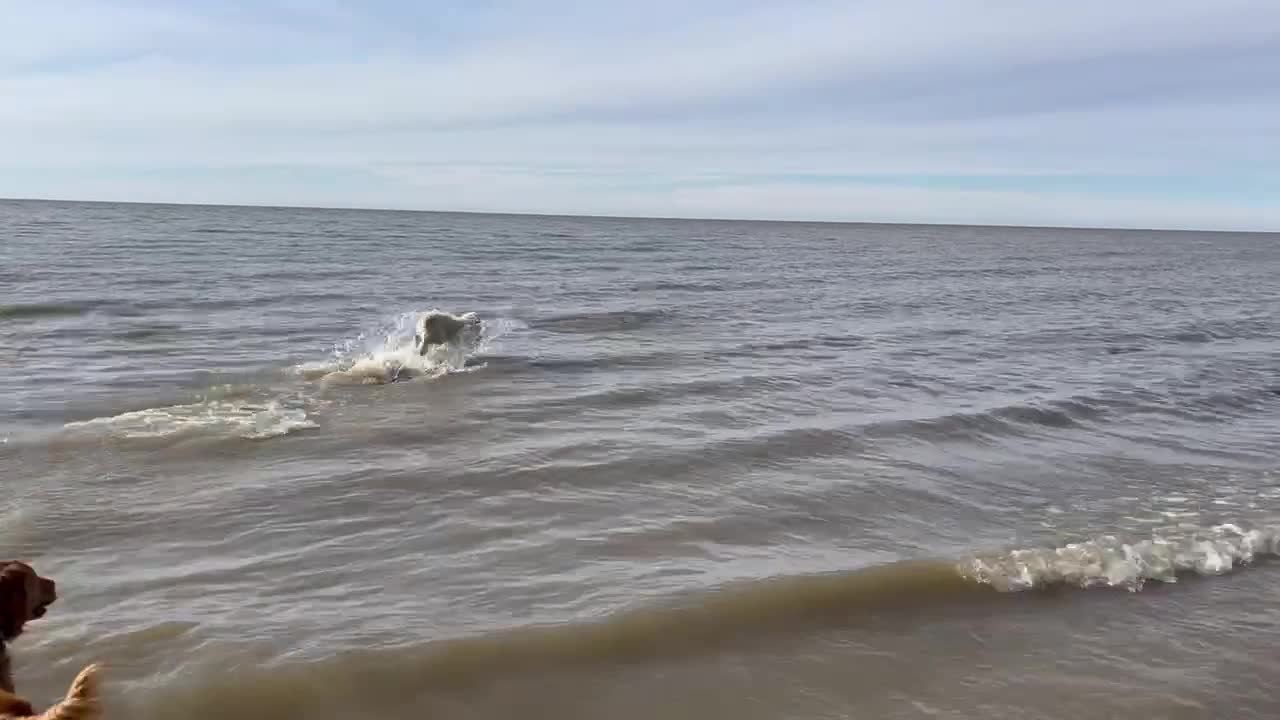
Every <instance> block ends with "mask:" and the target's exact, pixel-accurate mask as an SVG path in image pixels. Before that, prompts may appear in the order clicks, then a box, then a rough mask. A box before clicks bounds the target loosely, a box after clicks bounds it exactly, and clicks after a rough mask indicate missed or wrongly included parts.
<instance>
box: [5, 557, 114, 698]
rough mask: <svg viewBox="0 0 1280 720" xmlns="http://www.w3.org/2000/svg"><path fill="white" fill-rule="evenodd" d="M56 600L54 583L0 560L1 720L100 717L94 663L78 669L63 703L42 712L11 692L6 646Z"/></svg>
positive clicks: (27, 568) (25, 567)
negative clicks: (12, 719)
mask: <svg viewBox="0 0 1280 720" xmlns="http://www.w3.org/2000/svg"><path fill="white" fill-rule="evenodd" d="M57 599H58V588H57V584H56V583H54V581H52V580H50V579H48V578H44V577H40V575H39V574H38V573H37V572H36V571H35V569H34V568H32V567H31V566H30V565H28V564H26V563H24V562H19V561H16V560H8V561H0V719H8V718H38V719H39V720H96V718H97V717H98V715H99V714H100V710H99V707H98V685H97V676H98V672H99V666H98V665H96V664H94V665H89V666H88V667H86V668H85V669H84V670H81V671H80V675H79V676H77V677H76V679H75V682H73V683H72V684H71V689H70V690H69V691H68V692H67V695H66V697H65V698H63V700H62V702H60V703H58V704H57V705H54V706H53V707H52V708H50V709H49V710H48V711H46V712H44V713H39V714H38V713H36V711H35V708H34V707H32V706H31V703H29V702H27V701H26V700H24V699H23V698H21V697H19V696H18V695H16V694H15V692H14V686H13V667H12V663H11V660H10V657H9V648H8V643H9V642H10V641H12V640H14V639H16V638H17V637H18V636H19V635H21V634H22V631H23V630H24V629H25V628H26V624H27V623H28V622H30V621H32V620H37V619H39V618H42V617H44V615H45V612H47V610H48V608H49V606H50V605H52V604H53V603H54V602H55V601H56V600H57Z"/></svg>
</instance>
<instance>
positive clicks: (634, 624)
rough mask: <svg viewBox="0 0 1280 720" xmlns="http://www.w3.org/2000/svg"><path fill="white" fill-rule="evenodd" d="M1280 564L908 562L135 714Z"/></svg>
mask: <svg viewBox="0 0 1280 720" xmlns="http://www.w3.org/2000/svg"><path fill="white" fill-rule="evenodd" d="M1278 553H1280V528H1277V527H1256V528H1251V529H1247V528H1244V527H1241V526H1238V525H1234V524H1224V525H1217V526H1213V527H1206V528H1200V529H1197V530H1195V531H1192V532H1189V533H1187V534H1185V535H1183V536H1180V537H1155V536H1153V537H1152V538H1150V539H1144V540H1137V541H1131V542H1124V541H1121V540H1120V539H1118V538H1116V537H1112V536H1106V537H1100V538H1096V539H1093V540H1087V541H1083V542H1080V543H1073V544H1068V545H1065V546H1062V547H1057V548H1039V549H1021V550H1013V551H1011V552H1004V553H997V554H993V555H989V556H984V557H974V558H970V559H967V560H961V561H945V560H923V561H902V562H895V563H889V564H885V565H878V566H873V567H869V568H864V569H859V570H853V571H847V572H834V573H824V574H817V575H798V576H784V577H776V578H768V579H763V580H756V581H747V582H739V583H733V584H730V585H726V586H723V587H720V588H718V589H715V590H711V591H707V592H703V593H700V594H697V595H695V596H692V597H687V598H683V599H680V600H677V601H669V602H664V603H660V604H657V605H650V606H644V607H639V608H636V609H631V610H626V611H623V612H619V613H617V614H614V615H611V616H608V617H605V618H604V619H601V620H595V621H583V622H568V623H562V624H558V625H541V626H532V627H516V628H511V629H506V630H499V631H495V632H492V633H489V634H483V635H478V636H471V637H460V638H451V639H442V640H436V641H430V642H426V643H423V644H420V645H416V646H410V647H404V648H395V649H385V650H378V651H363V652H353V653H345V654H341V655H338V656H335V657H330V658H328V659H325V660H320V661H314V662H306V663H302V662H296V661H295V662H288V663H286V664H281V665H276V666H274V667H270V668H265V669H262V668H259V669H254V670H252V671H247V670H246V671H241V672H232V673H228V672H226V671H225V670H224V669H221V668H192V671H193V672H192V673H191V674H189V675H188V676H187V677H186V678H185V679H183V681H181V682H179V683H177V684H175V685H172V686H170V687H168V688H166V689H165V690H164V691H162V692H161V693H160V694H159V695H157V696H152V697H151V698H149V699H148V701H147V702H146V703H143V704H140V706H139V707H137V708H136V709H135V711H134V712H133V716H136V717H141V718H154V719H155V720H161V719H165V720H167V719H168V718H175V719H176V718H184V719H186V718H196V719H200V718H204V717H208V718H210V719H211V720H212V718H215V717H225V716H227V714H231V715H234V716H235V717H239V718H245V719H247V720H258V719H261V720H269V719H270V718H277V717H282V716H313V715H322V716H336V714H340V712H339V710H340V709H342V708H345V707H347V704H348V703H357V704H358V706H359V708H360V709H363V710H364V711H368V710H369V709H370V708H369V706H368V703H370V702H374V703H378V702H386V703H387V707H386V708H384V709H385V710H387V711H389V712H390V711H393V710H394V709H403V708H404V707H405V704H406V703H412V702H413V701H414V698H422V697H423V696H424V694H428V693H431V692H433V691H449V690H454V689H458V688H461V687H466V686H474V685H475V684H477V683H485V682H489V681H494V680H498V679H501V678H503V677H512V676H517V675H522V674H526V673H531V672H546V671H573V670H575V669H590V668H598V667H600V666H602V665H607V664H615V663H632V662H644V661H660V660H664V659H669V658H672V657H680V656H685V655H689V654H696V653H703V652H715V651H717V650H721V649H724V648H727V647H731V646H734V645H742V644H745V643H751V642H753V641H755V640H760V639H763V636H765V635H766V634H768V633H777V632H786V631H788V630H791V631H800V632H804V631H805V630H806V629H808V630H810V631H815V630H820V629H821V628H823V627H830V626H836V625H843V626H851V625H856V624H857V623H858V622H861V621H874V622H881V621H883V620H886V619H889V618H893V617H900V618H903V619H906V620H908V621H909V620H910V618H912V617H916V616H917V615H915V614H916V613H922V612H923V613H926V614H928V613H935V612H938V613H945V612H952V611H955V610H956V609H958V608H962V607H966V606H978V607H982V606H984V605H985V606H992V604H993V603H1008V602H1017V601H1018V598H1019V597H1025V596H1026V595H1027V594H1028V593H1033V594H1034V591H1037V590H1045V589H1051V588H1055V587H1057V588H1064V587H1065V588H1070V587H1076V588H1096V587H1103V588H1118V589H1123V590H1129V591H1134V592H1136V591H1138V590H1141V589H1142V587H1143V585H1144V584H1145V583H1148V582H1153V581H1154V582H1161V583H1173V582H1176V581H1177V579H1178V577H1179V576H1180V575H1184V574H1197V575H1204V576H1212V575H1219V574H1223V573H1226V572H1229V571H1231V570H1234V569H1238V568H1240V567H1242V566H1246V565H1249V564H1251V563H1253V562H1255V561H1257V560H1258V559H1260V558H1262V557H1265V556H1274V555H1276V554H1278ZM369 688H377V689H378V692H376V693H369V692H367V690H368V689H369ZM378 698H382V700H379V699H378ZM228 703H230V705H228ZM352 709H354V708H352Z"/></svg>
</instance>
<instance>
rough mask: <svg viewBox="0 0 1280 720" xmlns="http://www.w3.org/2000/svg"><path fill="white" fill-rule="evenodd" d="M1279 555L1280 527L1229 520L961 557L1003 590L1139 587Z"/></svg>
mask: <svg viewBox="0 0 1280 720" xmlns="http://www.w3.org/2000/svg"><path fill="white" fill-rule="evenodd" d="M1276 555H1280V527H1277V526H1263V527H1257V528H1252V529H1245V528H1242V527H1241V526H1239V525H1236V524H1234V523H1224V524H1221V525H1215V526H1213V527H1209V528H1200V529H1197V530H1194V531H1191V532H1189V533H1186V534H1184V535H1181V536H1173V537H1165V536H1159V535H1153V536H1152V537H1151V538H1150V539H1144V540H1140V541H1136V542H1125V541H1123V540H1122V539H1120V538H1118V537H1116V536H1114V535H1103V536H1100V537H1097V538H1094V539H1090V540H1085V541H1082V542H1077V543H1069V544H1067V545H1064V546H1062V547H1057V548H1033V549H1021V550H1013V551H1011V552H1008V553H1005V554H1003V555H996V556H987V557H975V558H973V559H971V560H968V561H967V562H962V563H961V564H960V566H959V569H960V573H961V574H962V575H963V576H964V577H966V578H968V579H971V580H974V581H977V582H980V583H983V584H986V585H990V586H992V587H993V588H995V589H997V590H1000V591H1004V592H1017V591H1023V590H1032V589H1036V588H1044V587H1050V586H1054V585H1070V586H1076V587H1080V588H1091V587H1113V588H1122V589H1125V590H1129V591H1132V592H1137V591H1139V590H1141V589H1142V588H1143V586H1144V585H1145V584H1146V583H1148V582H1151V581H1157V582H1162V583H1173V582H1177V580H1178V575H1179V574H1185V573H1195V574H1197V575H1222V574H1224V573H1228V572H1231V571H1232V570H1234V569H1236V568H1239V567H1241V566H1246V565H1250V564H1252V563H1254V562H1255V561H1256V560H1258V559H1259V558H1262V557H1268V556H1271V557H1274V556H1276Z"/></svg>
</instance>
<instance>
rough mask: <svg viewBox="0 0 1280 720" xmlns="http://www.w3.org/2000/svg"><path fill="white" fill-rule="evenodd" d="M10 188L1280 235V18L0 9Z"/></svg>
mask: <svg viewBox="0 0 1280 720" xmlns="http://www.w3.org/2000/svg"><path fill="white" fill-rule="evenodd" d="M0 197H23V198H31V197H39V198H53V199H80V200H110V201H141V202H192V203H226V204H250V205H302V206H331V207H335V206H336V207H377V208H400V209H422V210H462V211H479V212H533V213H565V214H594V215H628V216H661V217H732V218H753V219H782V220H832V221H866V222H922V223H976V224H984V223H990V224H1030V225H1064V226H1093V227H1098V226H1104V227H1147V228H1186V229H1229V230H1272V231H1280V2H1276V1H1275V0H1217V1H1216V2H1212V3H1211V2H1205V1H1204V0H1124V1H1123V2H1116V1H1115V0H1106V1H1102V0H1073V1H1072V2H1060V1H1053V0H1017V1H1013V0H927V1H926V0H844V1H842V2H831V1H827V0H775V1H772V2H762V1H759V0H734V1H732V2H730V1H729V0H684V1H677V0H651V1H649V2H643V3H642V2H635V1H634V0H631V1H629V2H615V1H614V0H597V1H596V2H563V1H561V0H438V1H421V2H413V1H412V0H364V1H359V0H316V1H315V2H303V1H302V0H263V1H262V2H249V1H243V2H230V1H229V0H228V1H226V2H212V1H211V0H181V1H180V0H170V1H164V0H92V1H83V2H77V1H74V0H41V1H40V2H31V1H30V0H0Z"/></svg>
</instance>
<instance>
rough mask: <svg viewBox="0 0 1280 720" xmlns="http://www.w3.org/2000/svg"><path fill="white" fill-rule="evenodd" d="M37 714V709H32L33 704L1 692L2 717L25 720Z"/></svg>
mask: <svg viewBox="0 0 1280 720" xmlns="http://www.w3.org/2000/svg"><path fill="white" fill-rule="evenodd" d="M35 714H36V709H35V708H33V707H31V703H29V702H27V701H26V700H23V699H22V698H20V697H18V696H17V695H13V694H11V693H7V692H4V691H3V690H0V717H4V716H7V717H16V718H24V717H31V716H32V715H35Z"/></svg>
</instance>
